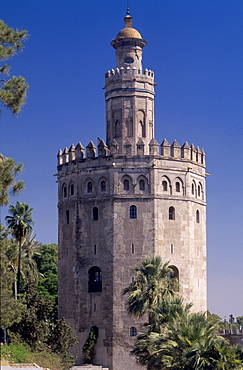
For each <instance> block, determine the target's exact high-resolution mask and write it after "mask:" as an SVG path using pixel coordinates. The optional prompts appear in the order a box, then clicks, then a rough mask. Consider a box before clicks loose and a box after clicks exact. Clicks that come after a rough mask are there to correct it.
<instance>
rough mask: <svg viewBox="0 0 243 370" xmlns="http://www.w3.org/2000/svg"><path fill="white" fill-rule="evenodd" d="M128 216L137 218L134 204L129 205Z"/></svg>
mask: <svg viewBox="0 0 243 370" xmlns="http://www.w3.org/2000/svg"><path fill="white" fill-rule="evenodd" d="M130 218H137V207H136V206H131V207H130Z"/></svg>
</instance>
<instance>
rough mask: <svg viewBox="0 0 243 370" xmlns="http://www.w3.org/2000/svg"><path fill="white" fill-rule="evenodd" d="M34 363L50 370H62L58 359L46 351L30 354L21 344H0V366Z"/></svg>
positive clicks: (25, 346)
mask: <svg viewBox="0 0 243 370" xmlns="http://www.w3.org/2000/svg"><path fill="white" fill-rule="evenodd" d="M18 363H19V364H21V363H22V364H23V363H35V364H37V365H39V366H41V367H46V368H49V369H51V370H62V369H63V366H62V365H61V360H60V357H58V356H57V355H56V354H54V353H51V352H48V351H40V352H37V351H35V352H32V351H31V350H30V348H29V347H28V346H27V345H25V344H21V343H11V344H10V345H5V344H2V343H1V365H2V366H4V365H11V364H18Z"/></svg>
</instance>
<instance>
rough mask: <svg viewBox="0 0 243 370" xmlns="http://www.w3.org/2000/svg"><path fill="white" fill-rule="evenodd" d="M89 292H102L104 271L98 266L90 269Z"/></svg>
mask: <svg viewBox="0 0 243 370" xmlns="http://www.w3.org/2000/svg"><path fill="white" fill-rule="evenodd" d="M88 291H89V293H91V292H102V273H101V269H100V268H99V267H97V266H94V267H91V268H90V269H89V286H88Z"/></svg>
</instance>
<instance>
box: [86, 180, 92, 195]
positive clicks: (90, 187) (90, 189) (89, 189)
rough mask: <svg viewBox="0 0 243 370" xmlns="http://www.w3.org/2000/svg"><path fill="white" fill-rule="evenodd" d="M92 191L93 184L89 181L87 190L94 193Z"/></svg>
mask: <svg viewBox="0 0 243 370" xmlns="http://www.w3.org/2000/svg"><path fill="white" fill-rule="evenodd" d="M92 191H93V184H92V182H91V181H89V182H88V185H87V192H88V193H92Z"/></svg>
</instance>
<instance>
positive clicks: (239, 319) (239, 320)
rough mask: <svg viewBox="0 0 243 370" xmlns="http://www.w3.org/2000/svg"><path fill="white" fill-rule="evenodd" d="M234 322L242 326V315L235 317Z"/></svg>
mask: <svg viewBox="0 0 243 370" xmlns="http://www.w3.org/2000/svg"><path fill="white" fill-rule="evenodd" d="M236 322H237V324H238V325H239V326H241V328H243V316H238V317H236Z"/></svg>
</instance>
